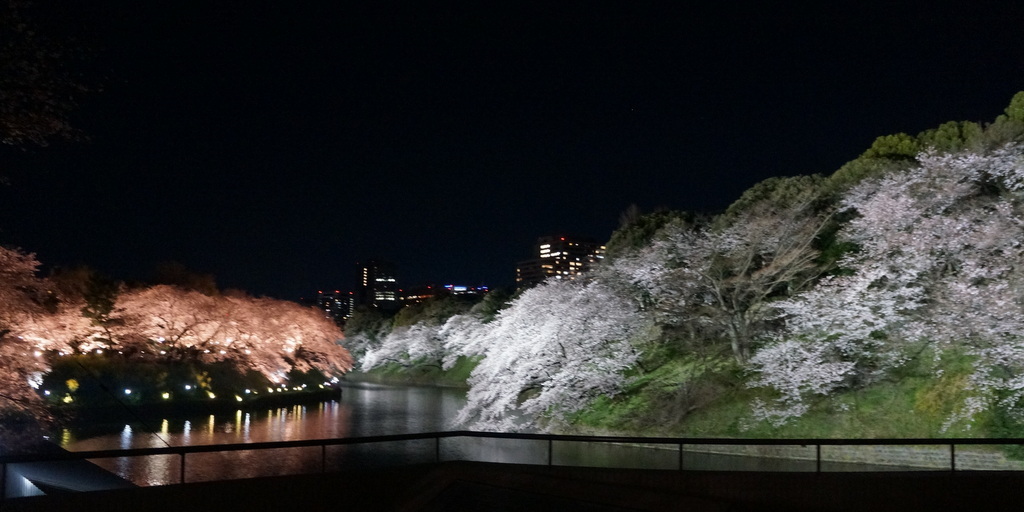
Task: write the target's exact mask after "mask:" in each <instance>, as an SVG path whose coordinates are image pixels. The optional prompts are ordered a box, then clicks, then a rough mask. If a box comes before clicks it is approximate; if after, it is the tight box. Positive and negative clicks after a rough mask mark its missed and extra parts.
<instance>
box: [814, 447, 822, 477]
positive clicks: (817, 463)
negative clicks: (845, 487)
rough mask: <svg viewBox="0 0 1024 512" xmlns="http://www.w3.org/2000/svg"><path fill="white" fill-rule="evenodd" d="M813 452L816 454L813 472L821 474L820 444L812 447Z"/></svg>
mask: <svg viewBox="0 0 1024 512" xmlns="http://www.w3.org/2000/svg"><path fill="white" fill-rule="evenodd" d="M814 450H815V452H816V455H815V467H814V470H815V473H821V445H820V444H816V445H814Z"/></svg>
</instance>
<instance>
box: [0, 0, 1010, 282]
mask: <svg viewBox="0 0 1024 512" xmlns="http://www.w3.org/2000/svg"><path fill="white" fill-rule="evenodd" d="M768 3H769V2H764V4H768ZM816 3H818V4H822V5H821V6H819V7H806V6H801V7H799V8H797V7H795V6H796V3H793V6H794V7H792V8H780V7H771V6H762V7H750V6H747V5H745V4H732V3H726V2H715V5H719V6H718V7H712V6H710V5H704V6H703V7H693V6H699V5H701V4H697V3H694V2H664V3H661V4H656V3H654V4H652V3H639V2H623V3H621V4H616V5H617V6H615V7H611V6H612V5H613V4H611V3H608V2H596V3H590V2H544V3H539V2H538V3H520V2H503V4H506V6H505V7H501V8H498V7H495V5H496V4H497V3H496V2H475V3H473V4H455V3H434V2H426V3H424V2H397V3H387V2H376V1H372V2H371V1H364V2H344V1H337V0H328V1H313V0H308V1H296V2H286V1H273V2H267V1H261V0H249V1H245V2H233V1H218V2H212V1H202V2H189V1H171V2H149V1H143V2H140V1H130V2H129V1H121V0H119V1H114V0H89V1H85V0H63V1H61V2H55V3H54V4H55V5H60V6H61V10H60V11H59V12H55V13H54V14H53V19H52V20H48V23H50V24H49V25H46V26H47V27H49V30H52V31H55V32H59V33H61V35H62V36H63V35H67V36H69V37H70V36H73V37H75V38H76V39H77V40H80V41H84V42H86V43H88V46H89V47H90V48H91V49H92V53H93V56H92V57H91V59H90V60H89V61H88V66H89V71H90V72H92V73H94V74H95V76H100V77H102V79H103V83H104V90H103V91H102V92H101V93H98V94H93V95H90V96H87V97H86V98H85V99H84V100H83V102H82V106H81V108H80V110H79V111H78V112H76V114H75V117H74V121H75V123H76V124H77V126H78V127H79V128H80V129H81V130H83V132H84V133H85V134H86V135H88V137H89V140H88V141H85V142H76V143H63V142H61V143H56V144H53V145H51V146H50V147H47V148H35V147H29V148H20V149H19V148H0V162H2V166H0V174H2V175H4V176H6V177H7V178H8V181H10V185H9V186H5V187H2V188H0V243H2V244H4V245H8V246H17V247H22V248H24V249H25V250H28V251H31V252H36V253H37V255H38V257H39V259H40V260H42V261H43V262H44V263H46V264H49V265H72V264H76V263H86V264H89V265H90V266H93V267H96V268H98V269H100V270H102V271H104V272H106V273H108V274H111V275H113V276H114V277H119V278H144V277H146V276H147V275H149V274H150V272H151V270H152V269H153V268H154V266H155V265H156V264H157V263H158V262H162V261H169V260H174V261H178V262H180V263H183V264H184V265H186V266H187V267H189V268H191V269H194V270H196V271H200V272H205V273H212V274H214V275H215V276H216V278H217V281H218V283H219V284H220V285H221V286H222V287H236V288H242V289H245V290H248V291H250V292H252V293H255V294H266V295H271V296H275V297H279V298H288V299H295V298H298V297H299V296H302V295H309V294H310V293H315V290H317V289H335V288H341V289H348V288H350V282H351V279H352V273H353V265H354V263H355V262H356V261H358V260H360V259H364V258H371V257H380V258H386V259H390V260H393V261H395V262H396V263H397V264H398V265H399V278H400V280H401V281H402V283H403V284H404V285H412V284H419V283H424V282H436V283H448V282H455V283H460V284H471V285H472V284H488V285H492V286H495V285H504V284H511V282H512V280H513V276H514V269H515V263H516V261H517V260H520V259H524V258H526V257H528V255H529V250H530V247H531V245H532V244H533V242H534V241H535V239H536V238H537V237H538V236H541V235H546V234H557V233H570V234H580V235H587V236H592V237H594V238H598V239H601V240H607V238H608V236H609V235H610V234H611V232H612V230H613V229H614V228H615V227H616V225H617V223H618V217H619V214H620V212H622V211H623V210H624V209H626V208H627V207H628V206H629V205H630V204H633V203H635V204H637V205H638V206H639V207H640V208H641V209H643V210H651V209H653V208H656V207H662V206H664V207H669V208H674V209H686V210H704V211H715V210H720V209H723V208H725V207H726V206H728V204H729V203H730V202H732V201H733V200H735V199H736V198H737V197H738V196H739V194H740V193H741V192H742V191H743V190H745V189H746V188H748V187H750V186H751V185H753V184H754V183H756V182H758V181H760V180H762V179H765V178H768V177H771V176H782V175H795V174H809V173H831V172H833V171H834V170H836V169H837V168H839V166H840V165H842V164H843V163H844V162H846V161H848V160H850V159H853V158H855V157H856V156H857V155H858V154H860V153H861V152H862V151H863V150H864V149H866V148H867V147H868V146H869V145H870V143H871V141H872V140H873V139H874V138H875V137H876V136H879V135H884V134H888V133H896V132H908V133H913V134H916V133H917V132H919V131H921V130H924V129H927V128H931V127H934V126H936V125H938V124H940V123H942V122H944V121H948V120H973V121H991V120H992V119H994V117H995V116H996V115H998V114H1000V113H1002V111H1003V109H1004V108H1005V107H1006V105H1007V104H1008V103H1009V100H1010V98H1011V96H1012V95H1013V93H1015V92H1016V91H1018V90H1022V89H1024V38H1022V37H1021V27H1022V26H1024V7H1021V6H1020V3H1018V2H996V3H992V4H985V3H984V2H971V3H968V2H959V3H957V4H956V6H955V7H952V8H949V9H943V8H941V7H936V4H935V3H927V4H925V3H921V4H920V6H917V5H907V6H904V7H894V6H887V7H884V8H880V7H872V6H871V5H870V4H867V3H863V2H861V3H856V4H855V6H852V7H850V8H843V7H840V6H837V3H834V2H816ZM407 4H419V5H418V6H412V5H407ZM680 4H686V5H687V6H688V7H683V6H681V5H680ZM825 4H827V6H826V5H825ZM907 4H916V3H913V2H908V3H907ZM641 5H642V6H641ZM659 5H661V6H672V7H658V6H659ZM925 5H928V6H930V7H928V9H927V10H923V6H925Z"/></svg>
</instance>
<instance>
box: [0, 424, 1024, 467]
mask: <svg viewBox="0 0 1024 512" xmlns="http://www.w3.org/2000/svg"><path fill="white" fill-rule="evenodd" d="M452 437H476V438H493V439H522V440H539V441H571V442H590V443H636V444H664V445H674V446H678V445H680V444H686V445H748V446H882V445H904V446H906V445H938V446H949V445H1008V444H1018V445H1024V438H985V439H983V438H885V439H864V438H857V439H838V438H830V439H814V438H789V439H744V438H717V437H699V438H698V437H634V436H588V435H560V434H523V433H510V432H476V431H470V430H455V431H446V432H424V433H416V434H392V435H383V436H364V437H345V438H331V439H305V440H300V441H266V442H257V443H233V444H209V445H205V444H204V445H187V446H168V447H157V448H129V449H120V450H92V451H76V452H55V453H36V454H10V455H0V464H10V463H23V462H49V461H64V460H83V459H103V458H111V457H142V456H149V455H183V454H190V453H209V452H233V451H244V450H268V449H274V448H301V447H310V446H316V447H320V446H338V445H353V444H373V443H387V442H395V441H414V440H422V439H445V438H452Z"/></svg>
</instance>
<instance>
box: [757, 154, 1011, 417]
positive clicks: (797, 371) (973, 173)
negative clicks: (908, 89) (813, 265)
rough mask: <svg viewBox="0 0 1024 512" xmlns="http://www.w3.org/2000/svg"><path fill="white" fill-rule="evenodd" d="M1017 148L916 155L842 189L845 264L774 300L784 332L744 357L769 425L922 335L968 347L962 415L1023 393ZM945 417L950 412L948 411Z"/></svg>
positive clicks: (889, 363) (914, 349)
mask: <svg viewBox="0 0 1024 512" xmlns="http://www.w3.org/2000/svg"><path fill="white" fill-rule="evenodd" d="M1022 155H1024V151H1022V148H1021V147H1019V146H1008V147H1005V148H1002V149H1000V150H997V151H994V152H992V153H989V154H984V155H982V154H975V153H956V154H937V153H925V154H922V155H920V156H919V158H918V160H919V162H920V166H919V167H917V168H914V169H911V170H909V171H906V172H902V173H897V174H893V175H890V176H886V177H883V178H881V179H877V180H872V181H869V182H866V183H863V184H861V185H859V186H857V187H855V188H854V189H853V190H851V191H850V193H849V194H848V195H847V196H846V197H845V199H844V206H845V207H847V208H851V209H853V210H855V211H856V213H857V217H856V218H854V219H853V220H851V221H850V222H849V224H848V225H847V226H846V227H845V228H844V229H843V231H842V232H841V235H842V236H843V237H844V238H845V239H847V240H849V241H851V242H854V243H855V244H856V245H857V247H858V250H857V251H856V252H854V253H852V254H850V255H849V256H847V257H846V258H845V259H844V260H842V261H841V262H840V266H841V267H843V268H846V269H848V270H849V271H851V272H852V274H849V275H841V276H836V277H832V278H829V279H825V280H823V281H822V282H821V283H820V284H819V285H818V286H817V287H816V288H814V289H811V290H809V291H807V292H804V293H801V294H798V295H795V296H793V297H791V298H789V299H787V300H783V301H779V302H777V303H776V304H774V307H776V308H777V309H778V310H780V311H782V312H783V313H784V319H785V322H786V330H785V332H784V333H782V334H780V335H778V336H776V337H774V338H773V339H770V340H768V341H767V343H766V344H765V346H764V347H763V348H762V349H761V350H760V351H759V352H758V353H757V354H756V355H755V356H754V358H753V359H752V361H751V362H752V368H753V369H754V370H755V372H756V373H757V377H756V378H755V379H754V380H752V382H751V384H752V385H754V386H765V387H770V388H773V389H775V390H776V391H777V392H778V393H779V398H778V400H777V401H776V402H775V403H774V404H757V411H758V414H759V416H760V417H762V418H764V419H769V420H771V421H773V422H776V423H781V422H784V421H786V419H788V418H789V417H792V416H797V415H799V414H802V413H803V412H805V411H806V400H807V399H808V398H809V397H810V396H813V395H827V394H828V393H830V392H832V391H834V390H836V389H839V388H842V387H851V386H858V385H863V384H865V383H869V382H871V381H873V380H875V379H877V378H878V377H879V376H881V375H884V374H885V373H886V371H887V370H889V369H891V368H893V367H895V366H898V365H900V364H902V363H903V362H905V361H906V360H907V359H908V358H909V357H912V356H913V355H914V354H917V353H920V351H921V349H922V348H923V347H924V346H926V345H932V346H934V347H935V348H936V350H937V352H938V353H941V352H942V351H944V350H950V349H954V350H960V351H964V352H966V353H968V354H970V355H973V356H975V357H976V358H977V359H976V362H975V373H974V374H973V375H972V377H971V380H970V386H971V388H972V390H973V392H974V396H973V397H972V398H971V399H969V400H968V401H967V402H966V403H965V404H964V407H963V408H962V409H961V411H960V412H959V413H958V418H959V419H965V420H969V419H970V418H971V417H973V416H974V415H975V414H976V413H977V412H979V411H981V410H983V409H985V408H988V407H991V406H994V405H997V404H996V402H995V400H996V397H1000V398H999V399H998V400H999V401H1000V403H1001V405H1002V406H1015V405H1016V404H1017V402H1019V401H1020V400H1021V398H1022V397H1024V338H1021V335H1020V333H1022V332H1024V309H1022V303H1021V299H1020V297H1021V296H1022V293H1024V286H1022V285H1024V280H1022V274H1021V270H1020V265H1021V263H1022V262H1024V223H1022V222H1021V218H1020V216H1019V212H1020V208H1021V205H1022V202H1021V198H1022V197H1021V195H1020V192H1021V191H1022V189H1024V186H1022V176H1024V156H1022ZM954 419H955V418H954Z"/></svg>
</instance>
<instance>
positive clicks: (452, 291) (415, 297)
mask: <svg viewBox="0 0 1024 512" xmlns="http://www.w3.org/2000/svg"><path fill="white" fill-rule="evenodd" d="M399 291H401V292H402V293H401V297H402V304H403V305H406V304H417V303H420V302H423V301H425V300H427V299H429V298H432V297H442V296H450V295H483V294H485V293H487V292H488V291H489V289H488V288H487V287H486V286H462V285H455V284H446V285H444V286H437V285H433V284H428V285H423V286H416V287H413V288H409V289H406V290H399Z"/></svg>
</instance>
